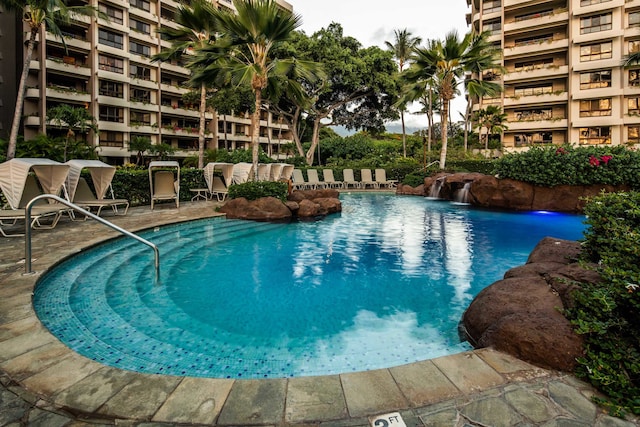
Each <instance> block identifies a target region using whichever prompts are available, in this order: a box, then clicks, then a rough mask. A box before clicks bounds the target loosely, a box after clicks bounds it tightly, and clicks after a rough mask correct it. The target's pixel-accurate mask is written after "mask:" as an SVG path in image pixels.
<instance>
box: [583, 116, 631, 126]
mask: <svg viewBox="0 0 640 427" xmlns="http://www.w3.org/2000/svg"><path fill="white" fill-rule="evenodd" d="M622 122H623V119H622V118H621V117H615V115H611V116H601V117H580V118H577V119H574V120H572V122H571V127H573V128H586V127H597V126H620V125H622Z"/></svg>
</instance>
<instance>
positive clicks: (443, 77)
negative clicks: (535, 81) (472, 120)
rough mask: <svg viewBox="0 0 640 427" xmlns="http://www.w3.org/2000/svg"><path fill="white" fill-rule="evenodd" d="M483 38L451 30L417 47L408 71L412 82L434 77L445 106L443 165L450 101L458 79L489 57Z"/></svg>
mask: <svg viewBox="0 0 640 427" xmlns="http://www.w3.org/2000/svg"><path fill="white" fill-rule="evenodd" d="M489 47H490V46H488V45H487V44H486V43H485V42H484V41H483V40H482V38H481V37H480V36H479V35H477V34H474V33H469V34H467V35H465V36H464V37H463V38H462V39H460V38H459V36H458V33H457V32H456V31H451V32H449V33H448V34H447V35H446V36H445V38H444V40H436V41H434V42H433V43H431V44H430V45H429V46H427V47H426V48H417V49H416V51H415V52H416V56H415V61H414V63H413V64H412V66H411V67H410V68H409V69H408V70H407V71H406V72H405V77H406V78H407V80H408V81H410V82H419V81H425V82H426V81H427V80H429V79H432V82H433V85H434V88H435V89H436V90H437V92H438V95H439V97H440V102H441V106H442V110H441V114H440V123H441V126H442V130H443V131H442V147H441V149H440V168H441V169H444V168H445V166H446V161H447V134H448V130H447V125H448V120H449V110H450V104H451V100H452V99H453V98H454V97H455V95H456V85H457V82H458V80H459V79H461V78H462V77H463V76H464V74H465V73H466V72H468V71H482V69H484V68H483V66H482V65H480V64H483V63H484V58H485V57H486V56H490V55H491V54H492V52H493V49H489Z"/></svg>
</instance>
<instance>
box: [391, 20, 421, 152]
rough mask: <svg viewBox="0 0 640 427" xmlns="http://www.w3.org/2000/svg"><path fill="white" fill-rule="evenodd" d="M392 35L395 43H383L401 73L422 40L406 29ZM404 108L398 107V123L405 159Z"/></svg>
mask: <svg viewBox="0 0 640 427" xmlns="http://www.w3.org/2000/svg"><path fill="white" fill-rule="evenodd" d="M394 34H395V43H391V42H388V41H385V42H384V43H385V44H386V45H387V48H388V49H389V50H390V51H392V52H393V54H394V56H395V57H396V60H397V61H398V69H399V71H400V72H401V73H402V71H404V66H405V64H406V63H407V61H408V60H409V59H411V55H412V54H413V51H414V49H415V48H416V47H417V46H418V45H419V44H420V43H422V39H421V38H420V37H413V36H412V35H411V32H409V31H408V30H407V29H406V28H405V29H404V30H394ZM405 108H406V105H401V106H400V121H401V123H402V155H403V156H404V157H407V134H406V130H405V124H404V110H405Z"/></svg>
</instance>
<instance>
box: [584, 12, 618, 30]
mask: <svg viewBox="0 0 640 427" xmlns="http://www.w3.org/2000/svg"><path fill="white" fill-rule="evenodd" d="M610 29H611V13H605V14H603V15H595V16H587V17H586V18H582V19H580V34H590V33H597V32H598V31H606V30H610Z"/></svg>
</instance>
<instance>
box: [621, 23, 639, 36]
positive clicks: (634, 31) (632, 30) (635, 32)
mask: <svg viewBox="0 0 640 427" xmlns="http://www.w3.org/2000/svg"><path fill="white" fill-rule="evenodd" d="M638 36H640V25H635V26H633V27H629V28H627V29H626V30H625V31H624V38H626V39H630V38H636V37H638Z"/></svg>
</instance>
